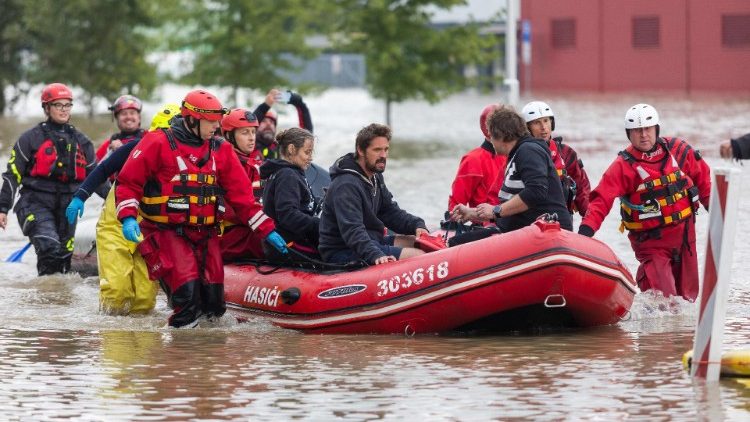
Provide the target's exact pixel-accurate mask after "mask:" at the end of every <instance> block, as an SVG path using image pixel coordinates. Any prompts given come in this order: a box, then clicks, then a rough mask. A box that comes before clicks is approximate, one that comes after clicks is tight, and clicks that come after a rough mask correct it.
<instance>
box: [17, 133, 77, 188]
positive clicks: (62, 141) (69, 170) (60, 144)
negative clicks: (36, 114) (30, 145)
mask: <svg viewBox="0 0 750 422" xmlns="http://www.w3.org/2000/svg"><path fill="white" fill-rule="evenodd" d="M39 125H40V127H41V129H42V132H43V133H44V137H45V139H44V142H42V144H41V145H40V146H39V149H37V150H36V153H34V164H33V165H32V166H31V170H30V171H29V175H30V176H31V177H45V178H50V179H54V180H57V181H60V182H63V183H68V182H71V181H78V182H82V181H83V180H84V179H85V178H86V156H85V155H84V153H83V151H82V150H81V148H80V145H79V144H78V142H77V140H76V137H75V134H71V138H72V139H70V140H68V139H66V138H64V137H62V136H60V135H55V134H54V133H52V131H51V130H50V129H49V127H48V126H47V123H40V124H39Z"/></svg>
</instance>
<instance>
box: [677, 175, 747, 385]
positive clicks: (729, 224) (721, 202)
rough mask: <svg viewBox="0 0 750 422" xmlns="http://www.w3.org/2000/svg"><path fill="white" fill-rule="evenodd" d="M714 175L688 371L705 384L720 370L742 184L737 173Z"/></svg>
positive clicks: (716, 378) (715, 379) (715, 376)
mask: <svg viewBox="0 0 750 422" xmlns="http://www.w3.org/2000/svg"><path fill="white" fill-rule="evenodd" d="M713 173H714V174H713V184H712V185H711V202H710V205H709V209H710V212H709V214H708V241H707V242H706V261H705V265H704V267H703V283H702V284H701V295H700V301H699V311H700V312H699V315H698V324H697V325H696V326H695V342H694V344H693V362H692V365H691V370H690V375H691V376H692V377H700V378H705V379H706V381H718V379H719V370H720V369H721V347H722V343H723V341H724V319H725V317H726V304H727V295H728V293H729V281H730V280H729V279H730V270H731V267H732V251H733V249H734V233H735V226H736V224H735V223H736V221H737V205H738V201H739V192H740V185H741V183H742V172H740V171H739V170H737V169H732V168H717V169H714V172H713Z"/></svg>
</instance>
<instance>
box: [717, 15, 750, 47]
mask: <svg viewBox="0 0 750 422" xmlns="http://www.w3.org/2000/svg"><path fill="white" fill-rule="evenodd" d="M721 45H722V47H730V48H731V47H750V15H721Z"/></svg>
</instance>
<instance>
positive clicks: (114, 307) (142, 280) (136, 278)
mask: <svg viewBox="0 0 750 422" xmlns="http://www.w3.org/2000/svg"><path fill="white" fill-rule="evenodd" d="M115 209H116V207H115V187H114V186H112V189H110V191H109V195H107V200H106V202H105V204H104V208H103V209H102V213H101V215H100V216H99V221H98V222H97V223H96V258H97V262H98V265H99V280H100V281H99V309H100V311H102V312H104V313H106V314H112V315H127V314H129V313H138V314H146V313H149V312H151V310H152V309H154V306H155V305H156V293H157V292H158V291H159V284H158V283H156V282H153V281H151V280H149V278H148V270H147V269H146V263H145V262H144V261H143V257H141V254H140V253H139V252H137V251H136V244H135V243H133V242H129V241H127V240H126V239H125V238H124V237H123V236H122V223H120V221H119V220H117V215H116V213H115Z"/></svg>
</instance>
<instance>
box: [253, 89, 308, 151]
mask: <svg viewBox="0 0 750 422" xmlns="http://www.w3.org/2000/svg"><path fill="white" fill-rule="evenodd" d="M276 102H281V103H287V104H291V105H293V106H294V107H295V108H296V109H297V116H298V117H299V127H301V128H302V129H307V130H308V131H310V133H312V131H313V124H312V117H310V110H309V109H308V108H307V104H305V102H304V101H302V96H301V95H299V94H297V93H296V92H292V91H286V92H281V91H279V90H278V89H272V90H270V91H268V94H267V95H266V101H265V102H264V103H263V104H261V105H259V106H258V107H256V108H255V110H254V111H253V114H255V116H256V117H257V118H258V121H259V122H260V123H259V126H258V131H257V134H256V141H257V143H256V145H255V152H254V155H255V157H256V159H259V160H260V161H263V160H265V159H267V158H279V151H278V143H277V142H276V125H277V123H278V115H277V114H276V112H275V111H273V110H271V106H273V105H274V104H275V103H276Z"/></svg>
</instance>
